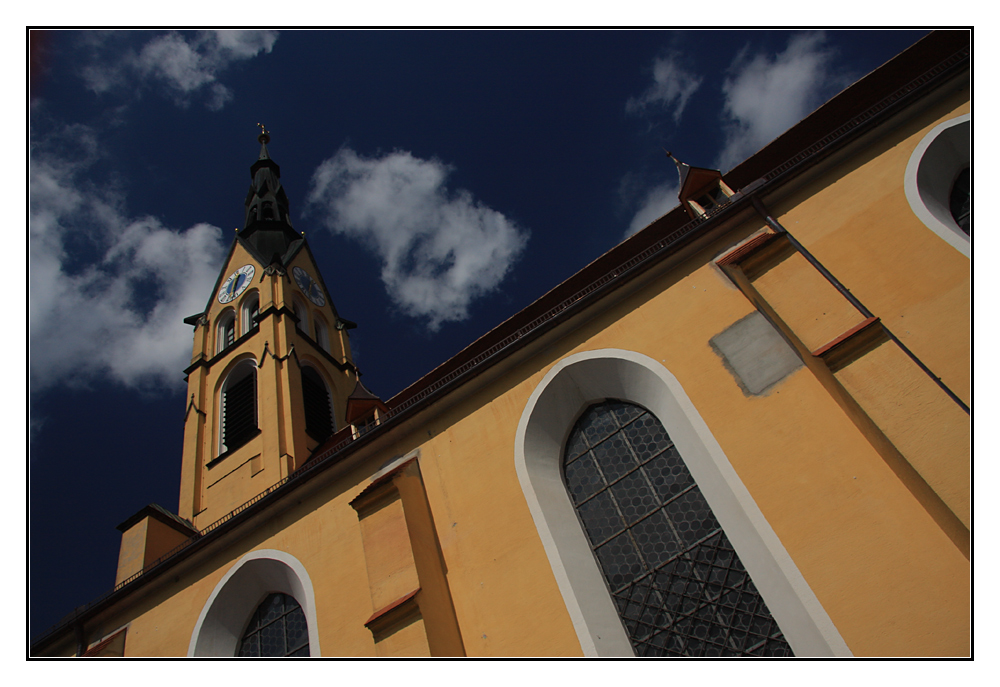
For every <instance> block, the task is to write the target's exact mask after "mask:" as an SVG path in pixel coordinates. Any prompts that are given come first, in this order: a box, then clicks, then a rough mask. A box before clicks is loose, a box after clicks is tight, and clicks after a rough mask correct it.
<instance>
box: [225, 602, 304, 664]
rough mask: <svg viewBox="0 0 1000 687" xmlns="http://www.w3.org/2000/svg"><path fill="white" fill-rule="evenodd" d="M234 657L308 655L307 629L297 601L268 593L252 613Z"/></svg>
mask: <svg viewBox="0 0 1000 687" xmlns="http://www.w3.org/2000/svg"><path fill="white" fill-rule="evenodd" d="M236 655H237V656H308V655H309V630H308V628H307V626H306V616H305V613H303V612H302V607H301V606H299V602H298V601H296V600H295V598H294V597H292V596H291V595H289V594H282V593H280V592H276V593H272V594H269V595H268V596H267V598H266V599H264V601H263V602H262V603H261V604H260V606H258V607H257V610H256V611H254V612H253V615H252V616H251V618H250V623H249V624H248V625H247V628H246V630H245V631H244V632H243V638H242V639H241V640H240V647H239V651H238V652H237V654H236Z"/></svg>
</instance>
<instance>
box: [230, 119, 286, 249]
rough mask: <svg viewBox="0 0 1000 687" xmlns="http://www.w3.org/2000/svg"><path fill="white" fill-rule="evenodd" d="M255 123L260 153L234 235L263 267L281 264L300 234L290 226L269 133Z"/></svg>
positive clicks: (278, 169)
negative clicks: (257, 129) (269, 146)
mask: <svg viewBox="0 0 1000 687" xmlns="http://www.w3.org/2000/svg"><path fill="white" fill-rule="evenodd" d="M257 126H259V127H260V135H259V136H258V137H257V140H258V141H259V142H260V155H259V156H258V157H257V161H256V162H255V163H253V165H252V166H251V167H250V179H251V183H250V190H249V191H248V192H247V197H246V200H245V201H244V205H245V221H244V223H243V229H242V230H241V231H240V232H239V233H238V234H237V236H238V237H239V238H240V239H241V240H242V241H243V243H244V245H247V246H248V248H249V249H251V251H252V252H253V253H255V254H256V257H258V258H259V259H260V260H261V262H263V264H264V266H265V267H266V266H267V265H270V264H271V263H274V262H278V263H280V264H282V265H284V264H285V263H286V262H287V260H288V259H290V257H291V255H292V254H294V249H296V248H298V246H299V245H301V242H302V237H301V236H300V235H299V234H298V233H296V231H295V230H294V229H293V228H292V220H291V218H290V217H289V213H288V196H286V195H285V189H284V188H282V186H281V168H280V167H278V163H276V162H275V161H274V160H272V159H271V155H270V153H269V152H268V150H267V144H268V143H270V141H271V136H270V133H269V132H268V131H267V130H266V129H265V128H264V126H263V125H262V124H258V125H257ZM293 244H294V245H293Z"/></svg>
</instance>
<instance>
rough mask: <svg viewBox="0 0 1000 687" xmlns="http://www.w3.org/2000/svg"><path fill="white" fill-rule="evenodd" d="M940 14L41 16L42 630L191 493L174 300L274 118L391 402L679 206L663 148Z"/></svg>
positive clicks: (226, 235)
mask: <svg viewBox="0 0 1000 687" xmlns="http://www.w3.org/2000/svg"><path fill="white" fill-rule="evenodd" d="M924 33H925V32H922V31H888V32H887V31H827V32H823V33H817V32H786V31H684V32H672V31H531V32H509V31H447V32H435V31H351V32H340V31H280V32H279V31H275V32H269V33H263V34H255V35H235V34H233V33H231V32H230V33H223V34H221V35H217V34H214V33H201V32H179V33H172V32H148V31H143V32H131V33H129V32H110V33H96V32H55V33H50V34H48V35H47V36H46V37H45V39H44V40H42V41H40V42H39V43H38V45H39V46H40V48H41V49H40V50H39V51H38V52H37V53H36V54H37V56H38V57H39V61H38V62H37V63H36V64H35V66H34V69H33V72H32V79H33V84H34V86H33V91H32V94H31V105H30V127H31V130H30V158H31V159H30V165H31V177H30V186H29V192H30V200H31V207H30V232H29V265H30V268H31V276H30V278H29V290H30V293H29V310H30V326H29V340H30V346H31V361H30V383H31V387H30V398H29V411H30V437H29V439H30V441H29V452H30V455H29V553H30V556H29V564H30V571H29V575H30V577H29V581H30V590H29V609H30V614H29V622H30V634H31V635H32V636H34V635H36V634H38V633H39V632H41V631H43V630H45V629H46V628H47V627H49V626H50V625H52V624H53V623H55V622H57V621H58V620H59V618H60V617H62V616H63V615H64V614H66V613H68V612H70V611H71V610H72V609H73V608H74V607H75V606H78V605H81V604H84V603H87V602H89V601H91V600H93V599H94V598H96V597H97V596H99V595H101V594H103V593H104V592H106V591H108V590H110V588H111V587H112V585H113V584H114V575H115V568H116V565H117V554H118V545H119V541H120V534H119V533H118V531H117V530H115V525H117V524H118V523H119V522H121V521H123V520H125V519H126V518H127V517H129V516H130V515H132V514H133V513H134V512H136V511H137V510H139V509H140V508H142V507H143V506H144V505H146V504H147V503H150V502H155V503H159V504H161V505H163V506H164V507H166V508H168V509H170V510H176V508H177V496H178V495H177V490H178V485H179V477H180V454H181V433H182V414H183V410H184V389H185V387H184V383H183V374H182V370H183V368H184V367H185V365H186V363H187V361H188V360H189V358H190V351H191V328H190V327H188V326H187V325H184V324H183V323H182V322H181V320H182V318H183V317H184V316H186V315H191V314H195V313H197V312H200V311H201V310H203V309H204V307H205V303H207V301H208V299H209V297H210V295H211V293H210V292H211V290H212V285H213V283H214V280H215V278H216V277H217V276H218V272H219V270H220V269H221V267H222V265H221V260H222V257H223V255H224V252H225V250H226V249H228V246H229V243H230V242H231V241H232V237H233V233H234V232H233V229H234V228H235V227H237V226H242V222H243V199H244V196H245V194H246V191H247V188H248V185H249V166H250V164H251V163H252V162H253V161H254V160H255V159H256V156H257V152H258V144H257V142H256V135H257V133H258V132H259V130H258V129H257V127H256V123H257V122H263V123H264V124H266V126H267V128H268V129H269V130H270V132H271V137H272V140H271V144H270V145H269V149H270V152H271V155H272V157H273V158H274V159H275V160H276V161H277V162H278V163H279V164H280V165H281V172H282V177H281V178H282V182H283V184H284V187H285V190H286V192H287V194H288V197H289V199H290V204H291V211H292V220H293V222H294V224H295V227H296V228H297V229H298V230H300V231H305V232H306V236H307V238H308V239H309V242H310V246H311V248H312V250H313V252H314V254H315V256H316V259H317V261H318V263H319V266H320V269H321V271H322V274H323V277H324V280H325V283H326V285H327V287H328V288H329V290H330V292H331V296H332V298H333V301H334V304H335V305H336V307H337V309H338V311H339V313H340V314H341V315H342V316H343V317H345V318H347V319H350V320H354V321H355V322H357V323H358V324H359V327H358V329H356V330H354V331H352V333H351V337H352V338H351V340H352V345H353V347H354V353H355V362H356V363H357V364H358V365H359V366H360V368H361V369H362V371H363V373H364V381H365V383H366V385H367V386H368V387H369V388H370V389H371V390H372V391H373V392H375V393H377V394H379V395H380V396H382V397H383V398H384V399H387V400H388V399H389V398H391V397H392V396H393V394H395V393H396V392H398V391H400V390H401V389H403V388H404V387H405V386H407V385H408V384H410V383H411V382H413V381H415V380H416V379H418V378H419V377H420V376H422V375H423V374H424V373H426V372H428V371H429V370H431V369H432V368H433V367H435V366H436V365H438V364H439V363H441V362H443V361H444V360H446V359H447V358H448V357H450V356H451V355H453V354H455V353H456V352H457V351H459V350H460V349H461V348H462V347H464V346H465V345H467V344H468V343H470V342H472V341H473V340H475V339H476V338H478V337H479V336H480V335H482V334H484V333H485V332H486V331H488V330H489V329H491V328H492V327H493V326H495V325H496V324H498V323H499V322H501V321H502V320H503V319H505V318H507V317H509V316H510V315H512V314H513V313H515V312H517V311H518V310H519V309H521V308H523V307H524V306H526V305H528V304H529V303H530V302H532V301H533V300H535V299H536V298H538V297H539V296H541V295H542V294H543V293H545V292H546V291H547V290H549V289H550V288H552V287H554V286H555V285H557V284H558V283H559V282H561V281H562V280H564V279H565V278H567V277H568V276H570V275H571V274H573V273H574V272H576V271H577V270H579V269H580V268H582V267H583V266H584V265H586V264H587V263H589V262H591V261H592V260H594V259H595V258H597V257H598V256H599V255H601V254H602V253H603V252H605V251H606V250H608V249H609V248H611V247H612V246H614V245H615V244H617V243H618V242H620V241H621V240H622V239H623V237H624V236H626V235H627V234H628V233H629V232H630V231H633V230H637V229H640V228H641V227H642V226H644V225H645V224H647V223H648V222H649V221H651V220H652V219H655V218H656V217H657V216H659V215H660V214H663V212H666V211H667V210H669V209H670V207H672V206H673V205H674V204H676V197H675V195H674V194H675V193H676V181H677V175H676V171H675V169H674V167H673V165H672V164H670V163H669V161H668V160H667V159H666V158H665V156H664V154H663V148H664V147H666V148H667V149H669V150H671V151H672V152H673V153H674V154H675V155H676V156H677V157H679V158H680V159H682V160H684V161H685V162H688V163H690V164H693V165H698V166H706V167H712V166H718V167H721V168H722V169H723V171H725V170H726V169H728V168H729V167H732V166H733V165H734V164H735V163H736V162H739V161H740V160H742V159H744V158H745V157H746V156H748V155H750V154H752V153H753V152H755V151H756V150H757V149H759V148H760V147H761V146H762V145H764V144H766V143H767V142H768V141H769V140H771V139H772V138H773V137H774V136H776V135H778V134H780V133H781V132H782V131H784V130H785V129H787V128H788V127H789V126H791V125H792V124H794V123H796V122H797V121H798V120H799V119H801V118H802V117H803V116H805V115H806V114H808V113H809V112H810V111H812V110H813V109H814V108H815V107H816V106H818V105H819V104H821V103H822V102H823V101H825V100H826V99H828V98H829V97H831V96H832V95H834V94H835V93H837V92H838V91H839V90H841V89H842V88H844V87H845V86H847V85H849V84H850V83H852V82H853V81H855V80H857V79H858V78H860V77H862V76H864V75H865V74H867V73H868V72H870V71H871V70H872V69H874V68H876V67H878V66H879V65H881V64H883V63H884V62H885V61H886V60H888V59H890V58H891V57H893V56H894V55H895V54H897V53H898V52H900V51H902V50H903V49H905V48H906V47H908V46H910V45H912V44H913V43H914V42H916V41H917V40H918V39H919V38H920V37H921V36H922V35H924ZM318 170H320V171H323V170H325V172H326V173H327V175H326V176H323V174H318ZM386 180H391V181H392V183H393V184H395V185H391V184H390V185H389V186H386V183H387V181H386ZM310 198H312V200H311V201H310V200H309V199H310ZM484 256H486V257H484Z"/></svg>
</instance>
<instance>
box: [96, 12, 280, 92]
mask: <svg viewBox="0 0 1000 687" xmlns="http://www.w3.org/2000/svg"><path fill="white" fill-rule="evenodd" d="M127 36H128V34H120V33H115V32H107V33H100V34H94V35H88V36H86V37H85V39H84V40H85V41H86V43H87V44H88V46H89V53H90V55H91V59H90V60H89V62H88V64H86V65H85V66H83V68H82V71H83V76H84V80H85V82H86V84H87V86H88V87H89V88H90V89H91V90H92V91H94V92H96V93H104V92H108V91H112V90H115V89H120V88H127V89H132V91H133V92H138V90H141V88H142V87H144V86H150V85H154V84H155V85H159V86H160V87H163V88H164V89H165V90H166V92H167V94H169V95H170V96H172V97H173V98H174V99H175V100H176V101H177V103H178V104H180V105H182V106H186V105H188V104H189V103H190V101H191V98H192V97H194V96H195V95H199V94H200V95H202V96H203V97H204V101H205V105H206V107H208V108H209V109H210V110H219V109H221V108H222V107H224V106H225V104H226V103H227V102H228V101H229V100H231V99H232V97H233V94H232V92H231V91H230V90H229V89H228V88H227V87H226V86H225V85H224V84H223V83H221V81H219V77H220V75H221V74H222V72H223V71H225V69H226V68H228V67H229V66H230V65H232V64H233V63H234V62H238V61H240V60H248V59H250V58H253V57H255V56H257V55H258V54H260V53H261V52H264V53H269V52H271V49H272V48H273V46H274V43H275V41H276V40H277V39H278V32H276V31H200V32H184V33H178V32H173V31H172V32H170V33H167V34H159V35H156V36H154V37H153V38H151V39H150V40H149V41H147V42H146V43H145V44H144V45H143V46H142V47H141V48H139V49H138V50H136V49H134V48H124V47H123V46H122V45H121V40H120V39H122V38H125V37H127Z"/></svg>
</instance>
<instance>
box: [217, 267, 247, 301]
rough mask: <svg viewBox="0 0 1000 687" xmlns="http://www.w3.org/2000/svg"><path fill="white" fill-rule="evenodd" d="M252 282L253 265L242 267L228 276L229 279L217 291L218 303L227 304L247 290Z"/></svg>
mask: <svg viewBox="0 0 1000 687" xmlns="http://www.w3.org/2000/svg"><path fill="white" fill-rule="evenodd" d="M251 280H253V265H243V267H241V268H239V269H238V270H236V271H235V272H233V273H232V274H230V275H229V279H227V280H226V283H225V284H223V285H222V288H221V289H219V302H220V303H228V302H230V301H231V300H233V299H234V298H236V297H237V296H239V295H240V294H241V293H243V292H244V291H246V290H247V287H248V286H250V282H251Z"/></svg>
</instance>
